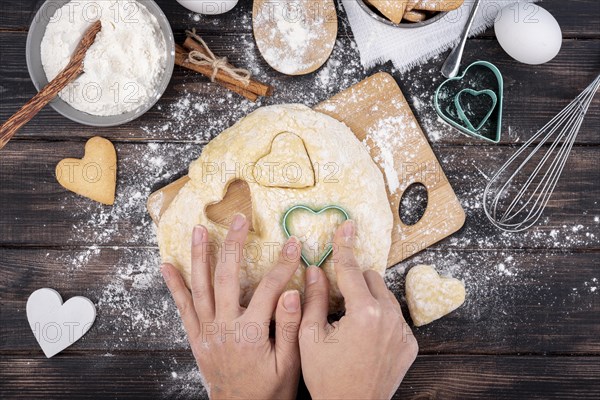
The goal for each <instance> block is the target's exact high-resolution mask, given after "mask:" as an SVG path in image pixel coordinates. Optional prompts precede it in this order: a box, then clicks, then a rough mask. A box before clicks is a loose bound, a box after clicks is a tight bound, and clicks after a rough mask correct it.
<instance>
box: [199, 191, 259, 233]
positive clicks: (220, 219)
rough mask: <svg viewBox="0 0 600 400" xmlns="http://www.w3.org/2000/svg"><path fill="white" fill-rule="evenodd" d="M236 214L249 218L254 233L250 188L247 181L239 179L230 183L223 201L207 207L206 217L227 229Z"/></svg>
mask: <svg viewBox="0 0 600 400" xmlns="http://www.w3.org/2000/svg"><path fill="white" fill-rule="evenodd" d="M236 213H242V214H244V215H245V216H246V218H248V221H250V230H251V231H253V230H254V227H253V226H252V197H251V196H250V187H249V186H248V183H247V182H246V181H242V180H239V179H238V180H235V181H232V182H231V183H229V186H227V191H226V192H225V196H224V197H223V200H221V201H219V202H218V203H213V204H209V205H208V206H206V216H207V217H208V219H210V220H211V221H212V222H214V223H217V224H219V225H223V226H225V227H229V225H230V224H231V221H232V219H233V215H234V214H236Z"/></svg>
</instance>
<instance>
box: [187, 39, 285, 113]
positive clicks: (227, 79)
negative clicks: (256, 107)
mask: <svg viewBox="0 0 600 400" xmlns="http://www.w3.org/2000/svg"><path fill="white" fill-rule="evenodd" d="M192 32H194V33H193V34H192V33H189V34H192V35H194V36H195V31H192ZM198 39H199V41H200V42H202V43H200V42H199V41H197V40H195V39H194V38H193V37H190V36H188V38H187V39H186V40H185V42H184V44H183V47H182V46H179V45H176V46H175V64H176V65H179V66H181V67H184V68H187V69H190V70H192V71H196V72H198V73H200V74H202V75H204V76H206V77H208V78H211V80H213V81H215V82H217V83H218V84H220V85H221V86H223V87H225V88H227V89H229V90H232V91H234V92H236V93H238V94H240V95H242V96H244V97H245V98H247V99H248V100H250V101H253V102H254V101H256V100H257V99H258V96H271V95H272V94H273V87H272V86H270V85H267V84H264V83H262V82H259V81H257V80H254V79H252V78H251V77H250V78H247V77H244V80H242V79H240V77H239V76H238V77H236V76H234V75H235V72H237V71H232V70H235V69H236V68H235V67H234V66H233V65H231V64H229V63H226V59H225V58H223V59H221V60H220V61H221V62H222V64H221V65H220V67H221V68H223V67H222V66H223V65H226V67H225V68H224V69H220V68H219V67H215V66H213V65H208V64H209V63H210V61H212V60H217V59H218V58H217V57H216V56H214V54H212V52H211V51H210V50H208V49H207V48H205V47H204V46H206V44H205V43H204V42H203V41H202V39H200V38H199V37H198ZM191 52H196V54H198V53H200V54H201V55H202V56H206V58H207V59H209V60H210V61H209V63H207V65H199V64H202V63H195V62H194V60H190V53H191ZM209 53H210V54H209ZM228 69H229V70H230V71H227V70H228ZM215 70H216V71H215ZM243 71H244V70H242V72H243Z"/></svg>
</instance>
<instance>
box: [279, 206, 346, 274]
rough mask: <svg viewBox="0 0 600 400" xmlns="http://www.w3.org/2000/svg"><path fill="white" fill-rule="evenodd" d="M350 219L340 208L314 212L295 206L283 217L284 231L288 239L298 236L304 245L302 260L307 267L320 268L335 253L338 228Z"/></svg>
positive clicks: (308, 208) (305, 207)
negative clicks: (334, 238) (334, 246)
mask: <svg viewBox="0 0 600 400" xmlns="http://www.w3.org/2000/svg"><path fill="white" fill-rule="evenodd" d="M349 218H350V217H349V216H348V213H347V212H346V210H344V209H343V208H341V207H338V206H327V207H323V208H322V209H320V210H314V209H312V208H310V207H307V206H302V205H300V206H294V207H292V208H290V209H289V210H288V211H287V212H286V213H285V214H284V216H283V221H282V222H283V230H284V232H285V234H286V236H287V237H290V236H296V237H297V238H298V240H300V242H301V243H302V254H301V257H302V260H303V261H304V263H305V264H306V266H309V265H314V266H317V267H319V266H320V265H321V264H323V262H324V261H325V260H326V259H327V257H329V255H330V254H331V252H332V251H333V246H332V242H333V235H334V234H335V230H336V229H337V227H338V226H339V225H340V224H341V223H342V222H344V221H346V220H347V219H349Z"/></svg>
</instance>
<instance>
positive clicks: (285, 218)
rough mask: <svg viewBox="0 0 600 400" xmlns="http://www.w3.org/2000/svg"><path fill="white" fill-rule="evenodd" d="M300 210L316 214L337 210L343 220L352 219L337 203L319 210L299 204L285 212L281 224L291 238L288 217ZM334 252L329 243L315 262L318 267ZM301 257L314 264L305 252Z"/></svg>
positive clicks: (305, 261)
mask: <svg viewBox="0 0 600 400" xmlns="http://www.w3.org/2000/svg"><path fill="white" fill-rule="evenodd" d="M298 210H303V211H308V212H309V213H311V214H314V215H319V214H323V213H324V212H327V211H330V210H335V211H338V212H339V213H340V214H341V215H342V217H343V218H344V219H343V221H342V222H344V221H347V220H349V219H350V216H349V215H348V213H347V212H346V210H344V209H343V208H342V207H340V206H336V205H329V206H325V207H323V208H321V209H319V210H316V209H314V208H311V207H308V206H305V205H297V206H294V207H292V208H290V209H289V210H287V211H286V212H285V214H283V218H282V220H281V224H282V225H283V231H284V232H285V235H286V236H287V237H288V238H290V237H291V236H292V234H291V233H290V227H289V226H288V218H289V217H290V215H292V214H293V213H294V212H295V211H298ZM332 252H333V246H332V245H331V244H329V245H327V247H326V248H325V251H324V252H323V254H322V255H321V257H320V258H319V261H318V262H317V263H315V264H314V265H315V266H316V267H320V266H321V264H323V263H324V262H325V260H326V259H327V257H329V255H330V254H331V253H332ZM300 257H301V258H302V261H304V263H305V264H306V266H309V265H312V264H311V263H310V262H309V261H308V259H307V258H306V257H305V256H304V253H301V254H300Z"/></svg>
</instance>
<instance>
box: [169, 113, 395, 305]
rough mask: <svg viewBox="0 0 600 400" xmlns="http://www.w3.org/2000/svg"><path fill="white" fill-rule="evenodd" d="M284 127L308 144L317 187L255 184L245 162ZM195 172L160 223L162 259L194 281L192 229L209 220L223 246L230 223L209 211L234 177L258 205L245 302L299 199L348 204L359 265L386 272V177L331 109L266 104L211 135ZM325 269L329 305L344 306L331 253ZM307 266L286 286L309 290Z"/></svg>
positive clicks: (243, 276)
mask: <svg viewBox="0 0 600 400" xmlns="http://www.w3.org/2000/svg"><path fill="white" fill-rule="evenodd" d="M283 132H290V133H293V134H294V135H296V136H298V137H299V138H300V139H301V140H302V141H303V143H304V147H305V151H306V153H307V154H308V157H309V159H310V161H311V164H312V169H313V171H314V173H315V184H314V186H312V187H309V188H302V189H295V188H280V187H265V186H262V185H260V184H259V183H257V182H255V181H254V179H253V176H252V172H251V171H252V168H247V167H248V166H254V165H255V163H256V162H257V161H258V160H259V159H260V158H262V157H264V155H265V154H268V153H269V151H270V149H271V147H272V143H273V140H274V139H275V138H276V137H277V136H278V135H279V134H281V133H283ZM292 157H293V158H292V160H293V161H298V160H296V156H292ZM300 157H301V158H302V157H303V155H302V154H301V155H300ZM292 160H290V161H292ZM249 171H250V172H249ZM249 174H250V175H249ZM189 176H190V178H191V180H190V182H188V183H187V184H186V185H185V186H184V187H183V189H182V190H181V191H180V192H179V193H178V195H177V197H176V198H175V199H174V201H173V202H172V203H171V205H170V206H169V208H168V209H167V210H166V211H165V213H164V214H163V216H162V218H161V220H160V223H159V226H158V241H159V247H160V252H161V256H162V259H163V261H164V262H169V263H172V264H173V265H175V266H176V267H177V268H178V269H179V270H180V271H182V273H183V276H184V279H185V281H186V283H187V284H188V286H189V285H190V272H191V265H190V259H191V255H190V243H191V234H192V229H193V227H194V225H196V224H203V225H205V226H206V227H207V228H208V230H209V232H210V235H211V238H212V240H213V241H214V242H215V244H217V243H222V241H223V239H224V237H225V234H226V232H227V227H225V226H222V225H219V224H216V223H215V222H213V221H211V220H209V219H208V218H207V216H206V213H205V208H206V206H207V205H209V204H211V203H216V202H219V201H221V199H222V198H223V196H224V195H225V192H226V190H227V186H228V184H229V183H230V182H232V181H233V180H235V179H243V180H246V181H247V182H248V185H249V187H250V192H251V198H252V207H253V212H252V218H253V221H252V222H253V228H254V232H251V233H250V235H249V238H248V241H247V243H246V247H245V249H246V250H247V251H246V254H245V258H244V260H242V267H241V271H240V281H241V286H242V287H241V289H242V290H241V298H240V303H241V304H242V305H247V304H248V302H249V301H250V299H251V297H252V294H253V292H254V290H255V288H256V286H257V285H258V283H259V282H260V280H261V278H262V277H263V276H264V275H265V274H266V273H267V272H268V271H269V270H270V269H271V267H272V266H273V264H274V263H275V261H276V260H277V257H278V254H279V251H280V249H281V247H282V246H283V244H284V243H285V241H286V237H285V233H284V231H283V228H282V225H281V219H282V217H283V214H284V213H285V211H286V210H288V209H289V208H290V207H292V206H294V205H297V204H303V205H306V206H309V207H312V208H315V209H319V208H322V207H324V206H327V205H330V204H335V205H339V206H341V207H343V208H344V209H345V210H346V211H347V212H348V213H349V214H350V217H351V218H352V219H353V220H354V221H355V222H356V225H357V239H356V248H355V254H356V257H357V259H358V263H359V265H360V266H361V267H362V268H363V269H365V270H366V269H369V268H370V269H374V270H376V271H377V272H379V273H381V274H383V272H384V271H385V269H386V266H387V258H388V253H389V250H390V246H391V229H392V224H393V218H392V212H391V209H390V205H389V202H388V198H387V195H386V189H385V184H384V180H383V175H382V174H381V171H380V170H379V168H378V167H377V166H376V165H375V163H374V162H373V160H372V159H371V157H370V155H369V153H368V151H367V149H366V148H365V147H364V145H363V144H361V143H360V142H359V141H358V139H357V138H356V136H354V134H353V133H352V131H351V130H350V129H349V128H348V127H347V126H346V125H344V124H343V123H341V122H339V121H337V120H335V119H333V118H331V117H329V116H327V115H325V114H321V113H318V112H315V111H313V110H311V109H310V108H308V107H305V106H302V105H280V106H270V107H264V108H260V109H258V110H256V111H255V112H253V113H252V114H250V115H248V116H247V117H246V118H244V119H242V120H241V121H239V122H238V123H237V124H235V125H234V126H233V127H231V128H229V129H227V130H225V131H224V132H223V133H221V134H220V135H219V136H218V137H216V138H215V139H213V140H212V141H211V142H210V143H209V144H208V145H207V146H206V147H205V148H204V151H203V152H202V155H201V156H200V158H199V159H198V160H196V161H195V162H193V163H192V164H191V166H190V171H189ZM213 261H214V260H213ZM214 264H215V263H214V262H213V267H214ZM322 268H323V269H324V271H325V273H326V274H327V277H328V278H329V281H330V283H331V293H330V310H331V311H336V310H339V309H341V308H342V306H343V301H342V297H341V295H340V293H339V289H338V287H337V283H336V277H335V272H334V270H333V265H332V263H331V258H330V259H328V260H327V261H326V262H325V263H323V265H322ZM304 270H305V267H304V265H303V264H301V265H300V267H299V268H298V270H297V271H296V274H295V275H294V277H293V278H292V280H291V282H290V284H289V285H288V289H298V290H299V291H300V292H301V293H303V291H304Z"/></svg>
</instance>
